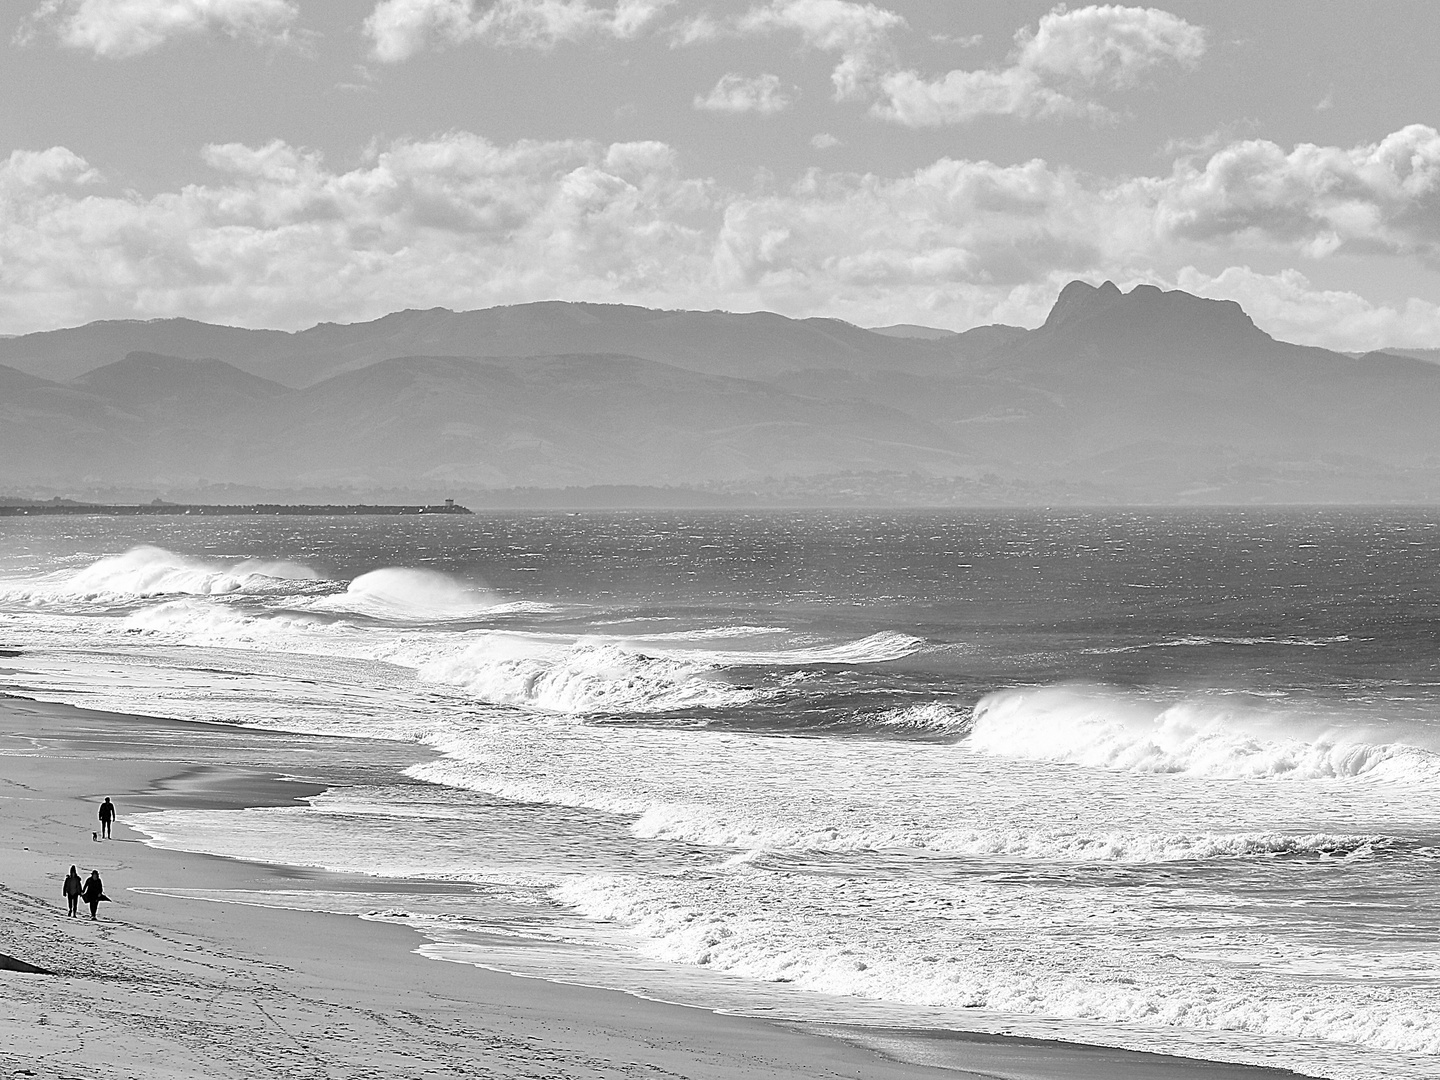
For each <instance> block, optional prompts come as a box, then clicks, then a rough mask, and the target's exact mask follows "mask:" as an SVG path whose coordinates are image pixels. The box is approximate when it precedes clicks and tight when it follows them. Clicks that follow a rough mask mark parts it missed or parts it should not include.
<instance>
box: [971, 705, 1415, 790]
mask: <svg viewBox="0 0 1440 1080" xmlns="http://www.w3.org/2000/svg"><path fill="white" fill-rule="evenodd" d="M967 745H968V746H969V747H971V748H972V749H974V750H976V751H979V752H982V753H987V754H993V755H996V756H1004V757H1014V758H1024V759H1027V760H1031V761H1055V762H1066V763H1069V764H1074V765H1086V766H1090V767H1092V768H1103V769H1114V770H1120V771H1126V772H1139V773H1184V774H1188V775H1193V776H1210V777H1226V778H1240V777H1257V778H1260V777H1263V778H1271V779H1292V780H1316V779H1337V778H1348V777H1360V776H1367V777H1371V778H1374V779H1386V780H1394V781H1418V782H1429V783H1433V782H1434V781H1435V780H1436V779H1437V778H1440V756H1437V754H1436V753H1435V752H1433V751H1432V750H1430V749H1427V748H1425V747H1420V746H1415V745H1410V744H1408V743H1405V742H1394V741H1385V742H1372V741H1367V732H1366V731H1365V730H1364V729H1363V728H1360V727H1357V726H1353V725H1352V726H1351V727H1349V728H1348V729H1346V730H1341V729H1338V728H1335V727H1333V726H1331V725H1329V724H1326V723H1323V722H1321V721H1320V720H1309V719H1307V718H1305V717H1303V716H1298V715H1295V714H1292V713H1288V712H1280V711H1275V712H1267V711H1262V710H1259V709H1256V708H1251V707H1246V706H1242V705H1235V704H1233V703H1228V702H1226V701H1225V700H1224V699H1220V698H1195V699H1190V700H1185V701H1179V702H1160V701H1154V700H1150V699H1147V698H1144V697H1141V696H1139V695H1133V694H1125V693H1122V692H1118V691H1108V690H1101V689H1094V688H1085V687H1044V688H1040V689H1034V690H1005V691H1000V692H998V693H994V694H990V695H988V696H987V697H985V698H984V699H982V700H981V701H980V703H979V704H978V705H976V707H975V714H974V722H973V727H972V729H971V733H970V737H969V739H968V740H967Z"/></svg>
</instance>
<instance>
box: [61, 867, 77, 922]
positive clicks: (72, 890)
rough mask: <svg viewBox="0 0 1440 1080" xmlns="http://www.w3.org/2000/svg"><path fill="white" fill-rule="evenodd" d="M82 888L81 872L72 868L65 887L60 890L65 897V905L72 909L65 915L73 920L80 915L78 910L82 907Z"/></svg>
mask: <svg viewBox="0 0 1440 1080" xmlns="http://www.w3.org/2000/svg"><path fill="white" fill-rule="evenodd" d="M80 887H81V886H80V871H78V870H76V869H75V867H73V866H72V867H70V876H69V877H67V878H66V879H65V886H64V888H62V889H61V890H60V891H61V892H62V893H63V894H64V896H65V903H66V904H67V905H69V908H70V910H69V911H67V912H66V913H65V914H66V915H67V916H69V917H70V918H72V919H73V918H75V916H76V915H77V914H79V912H78V911H77V910H76V909H77V908H78V907H79V906H80Z"/></svg>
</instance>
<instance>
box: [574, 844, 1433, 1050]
mask: <svg viewBox="0 0 1440 1080" xmlns="http://www.w3.org/2000/svg"><path fill="white" fill-rule="evenodd" d="M556 895H557V896H558V897H559V898H560V899H561V900H563V901H564V902H565V903H567V904H570V905H572V906H574V907H575V908H577V909H578V910H580V911H581V912H582V913H584V914H586V915H588V916H589V917H591V918H594V919H604V920H608V921H613V922H618V923H621V924H622V925H626V926H630V927H633V928H634V929H635V930H636V931H637V932H638V933H640V934H641V935H643V937H644V938H645V940H646V944H645V946H644V952H646V953H647V954H648V955H650V956H652V957H654V958H656V959H661V960H666V961H669V962H672V963H681V964H692V965H698V966H703V967H707V968H710V969H712V970H719V971H726V972H730V973H732V974H735V975H740V976H744V977H748V978H752V979H759V980H764V981H769V982H782V983H791V984H795V985H797V986H799V987H802V988H805V989H809V990H815V991H820V992H822V993H827V994H836V995H845V996H857V997H868V998H876V999H881V1000H887V1001H896V1002H904V1003H908V1004H912V1005H919V1006H928V1007H939V1008H950V1009H955V1008H967V1009H968V1008H981V1009H987V1010H993V1011H996V1012H1002V1013H1006V1014H1011V1015H1014V1014H1020V1015H1037V1016H1048V1017H1067V1018H1076V1019H1085V1020H1091V1021H1101V1022H1108V1023H1113V1024H1125V1025H1138V1026H1139V1027H1140V1028H1141V1030H1149V1031H1156V1030H1157V1029H1160V1030H1163V1029H1166V1028H1172V1029H1174V1028H1178V1029H1189V1030H1196V1031H1212V1032H1247V1033H1255V1034H1261V1035H1265V1036H1272V1037H1277V1038H1283V1039H1312V1040H1324V1041H1327V1042H1331V1043H1337V1044H1348V1045H1352V1046H1363V1047H1368V1048H1374V1049H1380V1050H1389V1051H1399V1052H1403V1053H1407V1054H1421V1055H1430V1054H1437V1053H1440V1013H1437V1012H1436V1010H1435V1009H1434V1007H1433V1004H1432V1003H1430V1002H1429V1001H1428V1000H1427V999H1426V997H1425V995H1424V994H1423V993H1397V992H1394V991H1381V992H1377V993H1369V994H1367V993H1358V994H1352V995H1347V996H1344V997H1342V996H1339V995H1335V994H1333V993H1331V992H1329V991H1327V990H1326V989H1325V988H1324V987H1323V986H1318V987H1317V986H1313V984H1312V985H1308V986H1307V984H1305V983H1303V982H1302V983H1298V984H1296V983H1290V984H1285V983H1281V982H1277V981H1274V980H1272V979H1271V978H1270V977H1269V976H1268V975H1267V974H1266V973H1265V971H1264V969H1263V968H1261V969H1258V970H1255V969H1247V966H1246V965H1241V966H1240V967H1239V968H1236V967H1233V966H1231V965H1229V964H1227V963H1223V962H1215V961H1209V962H1207V961H1204V960H1202V959H1200V958H1199V952H1200V950H1203V949H1204V947H1205V943H1207V942H1213V941H1215V940H1216V939H1220V940H1224V941H1227V942H1229V943H1230V944H1231V947H1232V948H1238V949H1240V950H1241V951H1242V952H1243V951H1246V950H1248V949H1249V948H1251V947H1252V946H1251V940H1252V935H1251V931H1249V930H1248V929H1247V927H1246V924H1245V921H1244V920H1243V919H1242V918H1239V917H1231V918H1228V919H1226V918H1217V917H1216V916H1215V915H1213V914H1212V915H1209V916H1208V917H1207V918H1206V919H1205V920H1204V923H1203V925H1196V914H1195V912H1194V911H1193V910H1191V909H1188V908H1186V907H1184V906H1176V907H1167V906H1165V905H1163V904H1162V905H1158V906H1156V905H1151V904H1123V903H1116V902H1115V901H1114V899H1112V898H1103V899H1102V900H1100V901H1099V902H1097V901H1092V900H1091V899H1090V898H1089V897H1088V896H1087V895H1086V894H1085V893H1084V892H1083V891H1081V892H1076V891H1074V890H1063V889H1054V888H1049V887H1045V886H1038V885H1037V886H1034V887H1032V888H1031V889H1029V890H1028V891H1023V892H1022V891H1019V890H1015V889H1012V888H1005V887H1003V886H1000V887H994V886H984V885H980V884H975V885H971V886H967V887H966V888H965V889H963V890H959V891H955V892H951V893H949V894H946V893H942V892H938V891H937V892H931V893H928V894H920V893H917V892H916V891H915V890H914V889H913V888H911V887H907V886H905V885H903V884H900V883H894V882H887V881H879V880H872V881H857V880H853V879H846V878H844V877H829V878H821V877H816V876H812V875H805V874H798V873H776V872H774V871H763V870H756V869H753V868H751V867H749V866H745V865H739V866H735V867H733V868H732V869H731V870H729V871H728V872H724V873H723V874H721V875H719V876H713V875H712V876H710V877H709V878H706V879H704V880H694V879H685V878H672V879H662V878H658V877H649V878H641V877H639V876H631V875H617V876H610V877H602V876H596V877H588V878H582V879H576V880H572V881H569V882H566V883H565V884H562V885H561V886H560V887H559V888H558V889H557V891H556ZM1195 899H1202V898H1200V897H1196V898H1195ZM902 913H903V914H902ZM901 919H903V920H904V922H905V924H906V927H907V930H906V932H905V933H893V932H886V928H887V927H888V926H890V925H891V924H893V923H895V922H896V921H897V920H901ZM1155 932H1163V933H1165V934H1166V941H1167V943H1168V944H1167V954H1166V955H1163V956H1151V957H1150V958H1149V959H1148V962H1147V963H1146V964H1144V965H1140V966H1137V965H1136V959H1137V955H1136V954H1135V953H1134V952H1132V951H1131V948H1130V947H1129V941H1130V936H1129V935H1131V934H1135V933H1139V934H1140V935H1141V937H1142V938H1143V937H1144V936H1147V935H1149V934H1152V933H1155ZM1192 945H1193V946H1194V948H1195V950H1196V952H1195V953H1194V954H1191V948H1192ZM1181 954H1191V955H1184V956H1182V955H1181ZM1341 955H1342V954H1337V956H1336V959H1337V960H1339V959H1341ZM1425 959H1426V962H1427V963H1428V962H1433V955H1432V956H1431V957H1427V958H1425ZM1242 973H1243V974H1242Z"/></svg>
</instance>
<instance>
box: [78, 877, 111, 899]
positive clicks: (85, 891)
mask: <svg viewBox="0 0 1440 1080" xmlns="http://www.w3.org/2000/svg"><path fill="white" fill-rule="evenodd" d="M104 895H105V886H104V884H102V883H101V881H100V875H99V874H98V873H94V874H91V875H90V876H89V877H88V878H86V879H85V886H84V888H82V889H81V890H80V898H81V899H82V900H84V901H85V902H86V903H87V904H88V903H90V902H91V901H92V900H99V899H100V897H102V896H104Z"/></svg>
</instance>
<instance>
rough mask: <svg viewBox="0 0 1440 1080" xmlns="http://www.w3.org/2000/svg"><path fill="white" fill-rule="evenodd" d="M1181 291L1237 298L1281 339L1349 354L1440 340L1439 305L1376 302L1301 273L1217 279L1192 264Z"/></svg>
mask: <svg viewBox="0 0 1440 1080" xmlns="http://www.w3.org/2000/svg"><path fill="white" fill-rule="evenodd" d="M1175 283H1176V287H1177V288H1181V289H1184V290H1185V291H1186V292H1192V293H1195V294H1197V295H1199V296H1208V297H1211V298H1213V299H1216V300H1234V301H1236V302H1237V303H1239V304H1240V306H1241V307H1243V308H1244V309H1245V310H1246V311H1247V312H1249V314H1250V316H1251V318H1253V319H1254V320H1255V322H1256V323H1257V324H1258V325H1260V326H1263V327H1265V329H1266V330H1267V331H1268V332H1269V333H1270V334H1272V335H1273V336H1275V337H1278V338H1279V339H1281V340H1282V341H1294V342H1297V343H1299V344H1301V345H1319V346H1322V347H1324V348H1327V349H1338V350H1341V351H1345V352H1368V351H1370V350H1372V349H1379V348H1384V347H1385V346H1392V347H1395V348H1407V347H1408V348H1434V347H1435V345H1436V343H1437V342H1440V306H1437V305H1435V304H1433V303H1430V302H1429V301H1426V300H1420V299H1415V298H1412V299H1410V300H1408V301H1406V302H1405V303H1404V304H1403V305H1401V306H1399V307H1391V306H1389V305H1386V304H1372V303H1371V302H1370V301H1368V300H1366V299H1365V298H1364V297H1362V296H1360V295H1359V294H1357V293H1353V292H1348V291H1345V290H1337V289H1317V288H1315V287H1314V286H1312V285H1311V284H1310V280H1309V279H1308V278H1307V277H1306V276H1305V275H1304V274H1302V273H1300V272H1299V271H1298V270H1282V271H1280V272H1279V273H1277V274H1260V273H1256V272H1255V271H1253V270H1251V269H1250V268H1249V267H1248V266H1232V267H1229V268H1227V269H1226V270H1224V271H1222V272H1221V273H1219V274H1216V275H1213V276H1212V275H1209V274H1204V273H1201V272H1200V271H1199V270H1196V269H1195V268H1194V267H1191V266H1187V267H1184V268H1182V269H1181V270H1180V272H1179V273H1178V274H1177V275H1176V280H1175Z"/></svg>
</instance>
